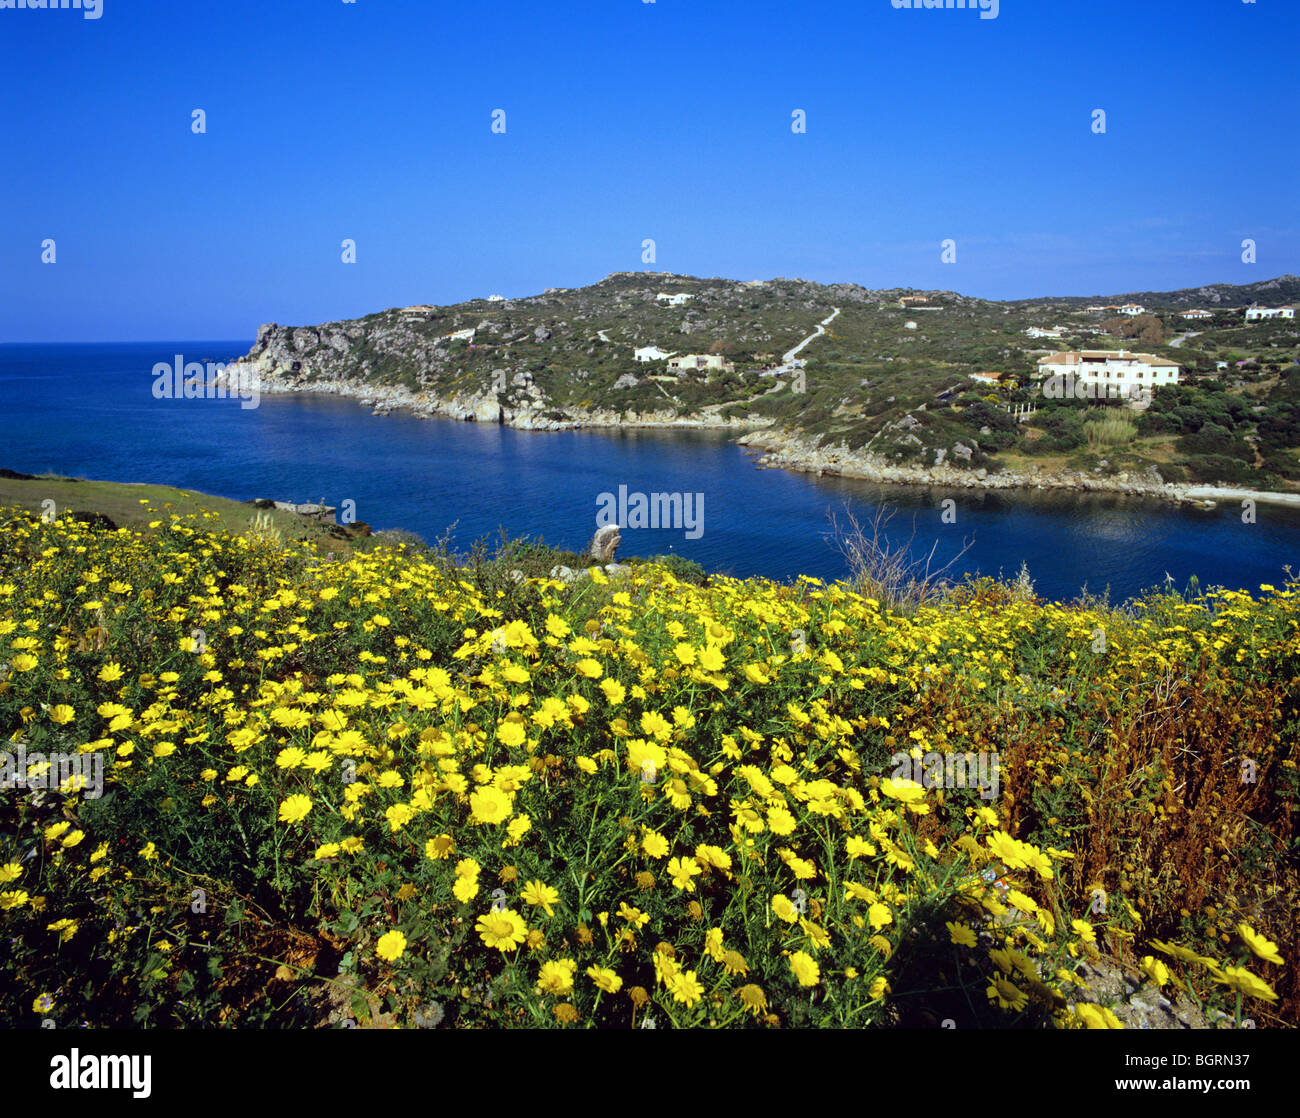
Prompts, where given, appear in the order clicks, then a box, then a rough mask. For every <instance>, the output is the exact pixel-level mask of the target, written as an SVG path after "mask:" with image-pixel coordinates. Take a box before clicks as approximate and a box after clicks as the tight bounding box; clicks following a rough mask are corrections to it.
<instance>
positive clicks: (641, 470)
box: [0, 340, 1300, 601]
mask: <svg viewBox="0 0 1300 1118" xmlns="http://www.w3.org/2000/svg"><path fill="white" fill-rule="evenodd" d="M250 344H251V343H250V341H243V340H235V341H202V340H201V341H193V340H190V341H181V342H132V343H103V344H81V345H26V344H8V345H0V466H4V467H8V468H9V469H13V470H19V471H22V472H25V473H34V474H40V473H45V472H50V473H56V474H66V475H70V476H81V477H93V478H104V479H108V480H113V481H135V482H151V483H157V484H167V485H175V486H179V487H181V488H192V489H195V490H201V491H204V492H209V493H214V494H217V495H219V496H223V497H231V498H235V499H238V500H248V499H251V498H254V497H270V498H274V499H277V500H293V501H298V502H308V501H316V500H319V499H321V498H324V500H325V502H326V503H327V504H330V505H335V506H340V507H342V506H343V502H345V501H349V500H350V501H353V502H355V515H356V518H357V519H359V520H363V521H365V522H366V523H368V524H370V525H371V526H372V527H373V528H375V529H376V530H379V529H385V528H404V529H407V530H409V531H412V532H415V533H417V534H418V535H420V536H421V537H423V538H424V539H425V540H426V541H429V542H434V541H436V540H437V539H438V538H440V537H442V536H444V535H445V534H447V533H448V532H449V531H451V532H452V536H451V538H452V542H453V545H454V546H455V547H456V548H457V549H458V550H462V551H463V550H466V549H468V547H469V546H470V545H471V544H472V543H473V542H474V541H475V540H477V539H485V538H486V539H489V540H491V541H493V542H495V541H496V540H497V539H499V536H500V532H501V530H504V531H505V532H506V534H507V535H509V536H510V537H512V538H515V537H521V536H528V537H533V538H538V537H540V538H543V539H545V541H546V542H547V543H550V544H553V545H555V546H562V547H568V548H571V549H575V550H576V549H579V548H581V547H583V546H584V545H585V544H586V543H587V541H588V540H590V538H591V536H592V533H593V532H594V531H595V528H596V526H597V520H596V514H597V511H598V508H599V507H600V501H601V495H602V494H606V493H608V494H612V495H614V496H615V497H617V495H618V492H619V487H620V486H626V489H627V492H628V493H629V494H634V493H645V494H653V493H661V494H681V495H686V494H690V495H692V496H693V497H694V496H695V495H698V497H699V498H702V501H703V505H702V508H703V518H702V522H701V525H700V526H701V528H702V531H700V533H699V537H698V538H688V531H687V529H686V528H685V527H678V528H676V529H670V528H658V529H651V528H646V529H635V530H633V529H628V528H625V530H624V532H623V544H622V547H621V548H620V551H619V557H620V558H625V557H628V556H634V555H640V556H645V555H652V554H668V553H674V554H679V555H683V556H685V557H686V558H689V559H693V560H695V561H696V562H698V563H700V564H701V565H702V566H703V567H704V568H705V569H706V570H707V571H709V572H711V573H717V574H727V575H733V576H736V577H749V576H760V577H766V578H772V579H777V580H782V581H787V580H790V579H793V578H795V577H797V576H799V575H801V574H807V575H812V576H815V577H818V578H823V579H827V580H832V579H836V578H842V577H844V576H845V575H846V574H847V573H848V568H847V563H846V561H845V559H844V557H843V556H842V555H841V554H840V553H839V552H838V551H837V549H836V547H835V546H834V543H833V541H832V539H831V538H830V537H831V530H832V527H831V520H830V517H831V516H832V515H835V516H837V517H838V518H839V520H840V522H841V524H843V523H844V521H845V516H846V511H852V513H853V514H854V515H855V516H857V518H858V519H859V521H868V520H870V519H871V517H872V515H873V513H874V512H875V510H876V509H877V508H879V507H880V506H881V505H885V506H888V507H889V508H890V509H892V510H893V518H892V520H891V522H890V525H889V536H890V538H891V539H892V540H893V541H894V542H895V543H905V542H907V541H908V540H909V539H910V540H911V544H910V549H911V552H912V554H913V556H914V557H917V558H921V559H924V558H925V557H926V556H928V555H931V554H932V556H933V558H932V560H931V564H932V567H934V568H938V567H942V566H943V565H944V564H946V563H948V562H949V561H950V560H953V559H954V557H958V558H956V562H955V563H954V566H953V567H952V569H951V571H950V572H949V573H950V574H952V575H954V576H956V575H959V574H961V573H966V572H971V573H975V572H978V573H982V574H988V575H993V576H1000V577H1004V578H1011V577H1014V575H1015V574H1016V572H1017V570H1018V569H1019V567H1020V565H1021V563H1022V562H1023V563H1025V564H1027V566H1028V569H1029V573H1030V576H1031V578H1032V579H1033V581H1034V584H1035V588H1036V589H1037V591H1038V592H1039V593H1040V594H1042V595H1045V596H1047V597H1050V598H1055V599H1059V600H1069V599H1071V598H1074V597H1075V596H1077V595H1078V594H1079V593H1080V591H1081V590H1083V589H1084V588H1085V587H1086V588H1087V589H1088V590H1089V591H1092V592H1094V593H1101V592H1103V591H1109V594H1110V598H1111V600H1112V601H1120V600H1123V599H1125V598H1128V597H1130V596H1133V595H1136V594H1138V593H1140V592H1142V591H1143V590H1145V589H1148V588H1151V587H1154V586H1157V585H1161V584H1164V583H1165V582H1166V579H1167V578H1170V579H1172V581H1173V584H1174V585H1175V586H1176V587H1177V588H1179V589H1184V588H1186V586H1187V585H1188V581H1189V579H1191V578H1193V577H1195V578H1196V579H1198V580H1199V585H1200V586H1201V587H1202V588H1206V587H1209V586H1214V585H1223V586H1228V587H1231V588H1233V589H1247V590H1251V591H1255V590H1257V589H1258V587H1259V585H1260V584H1261V583H1274V584H1277V583H1280V582H1281V581H1282V579H1283V578H1284V573H1283V568H1284V566H1286V565H1288V564H1290V565H1291V566H1292V567H1293V569H1295V568H1300V511H1297V510H1295V509H1291V508H1283V507H1279V506H1270V505H1266V504H1263V503H1261V504H1260V505H1259V506H1258V507H1257V510H1256V523H1254V524H1248V523H1243V521H1242V516H1241V510H1240V506H1237V505H1232V504H1224V505H1220V506H1219V508H1217V509H1215V510H1213V511H1206V510H1199V509H1189V508H1183V507H1179V506H1175V505H1173V504H1167V503H1164V502H1158V501H1150V500H1144V499H1136V498H1130V497H1120V496H1109V495H1106V496H1102V495H1064V494H1061V493H1044V492H1038V491H1032V492H1022V491H998V492H984V493H980V492H978V491H974V490H956V491H952V492H946V491H940V490H936V489H924V488H920V487H912V486H879V485H871V484H867V483H864V482H857V481H852V480H848V479H835V478H820V479H819V478H815V477H812V476H810V475H803V474H791V473H786V472H783V471H778V470H758V469H756V468H755V466H754V460H753V457H752V455H751V454H749V453H747V452H746V451H745V450H744V449H742V448H740V447H738V446H736V445H735V444H734V443H731V442H728V441H727V439H726V436H725V435H723V434H721V433H715V432H701V431H672V430H658V429H656V430H619V431H612V432H611V431H562V432H538V431H516V430H513V429H511V428H507V427H501V426H495V425H481V424H475V423H462V422H458V421H454V420H441V419H439V420H429V419H420V418H416V417H414V416H412V415H408V414H404V413H402V412H393V413H391V414H389V415H386V416H374V415H371V413H370V409H369V408H367V407H365V406H363V405H361V404H359V403H357V402H356V401H353V400H348V399H342V398H338V397H333V396H327V395H264V396H262V397H261V399H260V401H259V405H258V406H257V407H255V408H244V407H241V406H240V401H239V400H237V399H230V400H217V399H194V400H166V399H163V400H159V399H155V398H154V396H153V393H152V385H153V373H152V370H153V367H154V365H155V364H156V363H158V362H165V363H169V364H170V363H171V362H172V361H173V360H174V359H175V356H176V355H177V354H181V355H183V358H184V360H185V361H207V360H212V361H230V360H232V359H233V358H235V357H237V356H240V355H242V354H243V353H245V352H247V350H248V348H249V346H250ZM945 498H951V499H952V500H953V501H954V502H955V505H954V506H953V507H954V509H955V513H956V520H955V523H951V524H946V523H944V521H943V516H942V512H943V506H942V503H941V502H942V501H943V500H944V499H945ZM250 511H251V510H250ZM453 526H454V527H453ZM689 534H690V535H694V534H695V533H689ZM967 543H969V547H968V549H967V550H966V551H965V552H964V554H960V555H959V553H961V551H962V548H963V546H965V545H966V544H967Z"/></svg>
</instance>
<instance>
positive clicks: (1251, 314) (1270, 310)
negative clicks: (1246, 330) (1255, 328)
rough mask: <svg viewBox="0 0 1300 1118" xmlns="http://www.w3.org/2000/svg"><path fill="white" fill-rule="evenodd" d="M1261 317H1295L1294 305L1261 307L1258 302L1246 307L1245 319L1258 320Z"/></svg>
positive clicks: (1249, 320) (1248, 320)
mask: <svg viewBox="0 0 1300 1118" xmlns="http://www.w3.org/2000/svg"><path fill="white" fill-rule="evenodd" d="M1262 318H1295V306H1294V305H1293V304H1292V305H1288V306H1285V307H1261V306H1260V305H1259V304H1258V303H1255V304H1254V305H1252V306H1249V307H1247V308H1246V321H1247V322H1258V321H1259V320H1260V319H1262Z"/></svg>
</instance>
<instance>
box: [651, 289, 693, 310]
mask: <svg viewBox="0 0 1300 1118" xmlns="http://www.w3.org/2000/svg"><path fill="white" fill-rule="evenodd" d="M655 298H656V299H657V300H658V301H659V302H661V303H666V304H667V305H668V306H670V307H683V306H685V305H686V304H687V303H689V302H690V301H691V300H692V299H694V298H695V296H694V295H687V294H686V292H684V291H680V292H678V293H677V294H676V295H666V294H665V293H664V292H662V291H661V292H659V294H658V295H656V296H655Z"/></svg>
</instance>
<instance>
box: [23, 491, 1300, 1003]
mask: <svg viewBox="0 0 1300 1118" xmlns="http://www.w3.org/2000/svg"><path fill="white" fill-rule="evenodd" d="M1262 595H1263V596H1262V597H1260V598H1252V597H1251V596H1250V595H1248V594H1245V593H1237V592H1215V593H1210V594H1207V595H1205V596H1202V597H1199V598H1196V599H1194V600H1185V599H1184V598H1182V597H1179V596H1177V595H1172V594H1170V595H1162V596H1153V597H1150V598H1147V599H1145V600H1143V601H1141V602H1139V603H1136V604H1132V605H1130V606H1129V607H1128V608H1126V609H1111V608H1105V609H1103V608H1100V607H1093V606H1084V605H1078V606H1062V605H1057V604H1051V603H1043V602H1040V601H1038V600H1036V599H1034V598H1033V597H1032V596H1031V595H1025V594H1023V593H1017V592H1014V591H1013V588H1010V587H1005V586H1001V585H998V584H996V583H992V582H988V581H982V582H978V583H972V584H968V585H966V586H963V587H960V588H958V589H956V590H954V591H952V592H951V593H949V594H948V595H947V596H946V597H945V598H943V599H942V600H941V601H939V602H937V603H931V604H927V605H924V606H918V607H916V608H914V609H911V610H909V611H902V612H900V611H896V610H890V609H887V608H885V607H883V606H882V605H881V604H880V603H879V602H877V601H875V600H872V599H871V598H869V597H866V596H864V595H863V594H860V593H855V592H854V591H853V590H852V589H851V588H850V587H849V586H846V585H842V584H837V585H826V584H823V583H821V582H819V581H816V580H813V579H803V580H800V581H799V582H798V583H796V584H795V585H793V586H788V585H787V586H782V585H776V584H771V583H766V582H762V581H752V580H751V581H734V580H729V579H723V578H717V579H713V580H710V581H709V582H708V583H707V584H706V585H703V586H700V585H694V584H691V583H689V582H684V581H680V580H679V579H677V578H675V577H674V575H673V574H672V573H670V571H669V570H668V569H667V568H665V567H663V566H660V565H655V564H646V565H643V566H638V567H635V568H633V572H632V574H631V575H629V576H626V577H621V578H619V579H617V580H616V581H614V582H612V583H611V582H610V581H609V580H607V579H606V578H605V577H603V576H602V575H601V573H600V572H599V571H597V572H596V574H595V575H594V576H592V577H590V578H584V579H582V580H580V581H578V582H577V583H574V584H572V585H566V584H564V583H561V582H558V581H554V580H550V579H548V578H546V577H542V576H540V573H539V576H538V577H531V576H530V577H519V576H517V575H516V576H512V573H511V571H510V570H509V569H507V567H506V566H505V565H502V564H499V563H497V564H494V563H492V562H480V563H476V564H474V565H473V566H461V567H457V566H456V565H454V564H453V563H451V562H448V561H447V559H446V557H445V555H443V556H439V555H437V554H417V553H415V552H411V551H408V550H406V549H403V548H387V547H383V546H377V547H374V548H373V549H372V550H369V551H365V552H361V551H358V552H356V553H354V554H352V555H351V556H350V557H344V558H339V557H338V556H335V555H325V554H323V553H318V552H316V551H315V550H313V548H312V546H311V545H310V544H303V543H295V544H290V545H287V546H285V545H280V546H277V545H276V544H275V543H274V542H272V541H268V540H266V539H264V538H258V537H256V536H252V535H238V534H231V533H229V532H226V531H221V532H216V531H212V530H210V529H209V528H207V527H206V526H205V524H204V522H203V518H202V517H192V516H191V517H185V518H182V517H179V516H172V515H169V513H168V512H167V511H166V510H162V511H160V512H159V513H158V514H157V519H156V520H155V521H154V522H153V524H152V525H151V526H150V528H149V529H147V530H141V531H132V530H127V529H121V530H116V531H114V530H106V529H102V528H100V529H94V528H90V527H87V526H86V525H84V524H81V523H78V522H77V521H75V520H71V519H60V520H56V521H53V522H49V523H46V522H43V521H42V520H41V519H39V518H38V517H35V516H33V515H31V514H29V513H25V512H21V511H18V510H2V511H0V728H2V729H3V732H4V739H5V740H4V742H3V743H0V746H2V747H3V749H4V750H5V751H6V752H5V754H4V756H5V757H7V758H9V761H8V762H6V763H7V764H8V765H9V777H8V783H9V785H10V786H9V787H8V788H7V789H6V790H3V791H0V937H3V940H4V941H5V942H6V948H5V950H4V951H3V953H2V954H0V1022H2V1023H4V1024H6V1025H25V1026H35V1025H39V1024H40V1022H41V1021H42V1020H44V1019H50V1018H52V1019H54V1020H55V1021H56V1022H57V1023H59V1024H60V1025H64V1026H75V1025H78V1024H89V1025H91V1026H148V1027H186V1026H207V1027H216V1026H258V1025H260V1026H265V1025H270V1026H319V1025H323V1024H327V1023H329V1024H333V1025H335V1026H338V1025H343V1026H345V1027H346V1026H349V1025H352V1024H358V1023H359V1024H363V1025H369V1024H392V1025H398V1026H407V1027H411V1026H415V1027H420V1026H426V1027H427V1026H433V1025H440V1026H442V1027H453V1026H459V1027H538V1026H550V1027H565V1026H568V1027H584V1026H587V1027H590V1026H597V1027H600V1026H604V1027H657V1028H670V1027H687V1026H694V1027H733V1026H749V1027H777V1026H780V1027H799V1026H829V1027H858V1026H899V1025H901V1026H911V1025H929V1026H932V1027H933V1026H937V1025H938V1024H939V1023H940V1022H949V1023H953V1024H956V1026H957V1027H959V1028H971V1027H1022V1028H1033V1027H1065V1028H1078V1027H1098V1028H1108V1027H1111V1028H1113V1027H1118V1026H1119V1024H1120V1021H1119V1019H1118V1018H1117V1016H1116V1014H1115V1012H1113V1010H1114V1009H1116V1008H1117V1007H1114V1006H1110V1005H1106V1004H1103V1002H1102V1001H1099V1000H1098V999H1096V998H1095V997H1093V996H1092V994H1091V993H1090V991H1089V989H1088V988H1087V985H1086V983H1085V980H1084V979H1083V978H1082V977H1081V975H1080V973H1079V972H1080V967H1081V966H1082V965H1083V964H1084V963H1086V962H1088V961H1093V962H1095V961H1097V960H1099V959H1108V960H1112V961H1113V962H1115V963H1116V964H1119V965H1121V966H1123V967H1124V968H1125V969H1126V970H1128V971H1130V972H1131V973H1133V974H1136V975H1139V976H1141V978H1142V979H1143V980H1144V981H1146V982H1148V983H1150V984H1151V985H1153V986H1158V987H1160V988H1161V989H1162V990H1163V991H1164V992H1165V993H1166V994H1167V995H1169V996H1171V997H1172V996H1174V995H1175V993H1177V992H1179V991H1181V995H1180V996H1184V997H1186V998H1190V999H1191V1001H1192V1002H1194V1003H1195V1004H1197V1005H1198V1006H1200V1007H1203V1008H1204V1009H1205V1010H1206V1012H1208V1013H1213V1012H1216V1011H1217V1012H1219V1013H1222V1014H1224V1015H1225V1021H1226V1023H1229V1024H1233V1023H1235V1024H1241V1023H1242V1022H1243V1020H1244V1019H1245V1018H1247V1017H1249V1018H1250V1019H1251V1022H1253V1023H1257V1024H1258V1025H1259V1026H1261V1027H1263V1026H1265V1025H1277V1024H1286V1025H1294V1024H1295V1023H1296V1022H1297V1019H1298V1017H1300V1013H1298V1012H1297V1011H1298V1009H1300V985H1298V984H1297V982H1296V979H1295V973H1294V960H1295V958H1296V951H1297V947H1300V944H1298V943H1297V935H1298V932H1297V926H1298V924H1300V921H1297V898H1298V897H1300V890H1298V888H1297V882H1298V880H1300V874H1298V872H1297V869H1298V867H1297V845H1296V837H1295V833H1294V832H1295V824H1296V805H1297V799H1298V798H1300V797H1298V793H1297V772H1296V759H1295V745H1296V740H1297V736H1298V734H1297V730H1298V727H1300V716H1298V715H1297V707H1298V706H1300V682H1298V680H1300V585H1297V584H1294V583H1292V584H1288V585H1286V586H1284V587H1281V588H1273V587H1265V588H1263V590H1262ZM900 754H910V755H911V756H913V757H914V758H916V759H917V760H918V761H919V762H922V763H924V764H926V765H927V766H928V765H929V764H930V763H932V762H933V761H934V759H935V757H936V755H938V757H939V758H940V760H941V761H942V758H945V757H948V756H949V755H955V754H961V755H967V754H977V755H978V754H984V755H986V756H988V755H994V756H996V759H997V765H998V768H997V772H998V774H999V778H1000V783H999V786H998V788H997V795H996V796H995V797H993V796H989V795H987V790H985V792H986V794H983V795H982V794H981V789H978V788H975V787H944V786H942V785H941V786H938V787H927V786H925V784H926V782H925V781H924V780H922V782H920V783H918V782H917V781H915V780H912V779H908V778H906V777H900V776H898V775H897V772H896V769H897V760H898V755H900ZM20 756H21V759H22V765H21V766H20V767H19V768H17V769H15V767H14V766H15V765H16V764H17V761H16V760H14V759H15V758H19V757H20ZM69 757H79V758H82V759H83V760H84V761H86V764H85V765H84V766H83V767H82V768H81V769H80V770H78V769H76V768H72V767H69V765H70V762H69V761H68V760H67V758H69ZM96 758H98V759H99V761H98V763H101V764H102V766H103V768H102V772H103V787H102V795H95V794H94V793H95V791H98V789H94V788H92V787H91V786H90V783H91V779H92V778H91V777H90V776H88V775H86V774H87V773H90V772H93V771H94V769H93V765H92V764H91V763H90V762H92V761H95V759H96ZM24 770H25V771H24ZM926 771H930V770H929V768H928V767H927V769H926ZM15 775H16V776H17V777H19V778H21V779H23V780H25V783H21V784H16V783H15V779H14V778H15ZM945 783H948V784H952V783H953V782H952V781H946V782H945ZM959 783H960V782H959Z"/></svg>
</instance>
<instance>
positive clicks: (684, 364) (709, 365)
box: [668, 353, 732, 373]
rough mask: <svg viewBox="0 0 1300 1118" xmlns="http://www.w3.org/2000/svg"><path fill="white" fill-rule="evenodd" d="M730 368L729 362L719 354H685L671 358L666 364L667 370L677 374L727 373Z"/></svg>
mask: <svg viewBox="0 0 1300 1118" xmlns="http://www.w3.org/2000/svg"><path fill="white" fill-rule="evenodd" d="M731 367H732V365H731V362H730V361H728V360H727V359H726V358H725V357H723V356H722V355H721V354H720V353H685V354H683V355H682V356H681V357H673V358H671V359H670V360H669V362H668V368H669V369H671V370H672V371H673V372H678V373H684V372H694V371H696V370H699V369H716V370H718V371H719V372H727V371H728V370H729V369H731Z"/></svg>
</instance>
